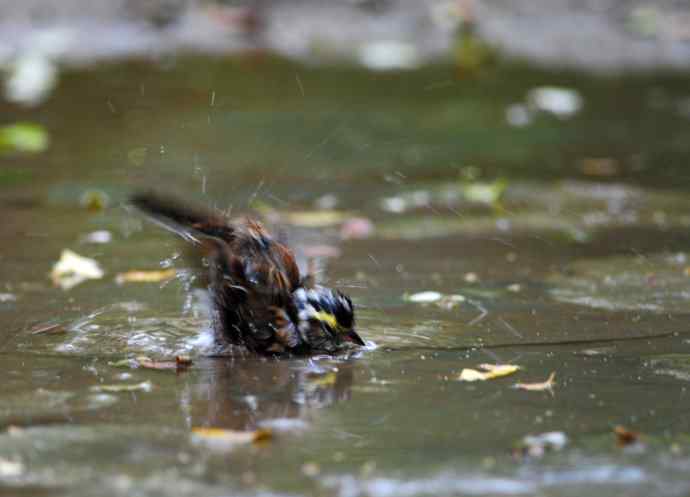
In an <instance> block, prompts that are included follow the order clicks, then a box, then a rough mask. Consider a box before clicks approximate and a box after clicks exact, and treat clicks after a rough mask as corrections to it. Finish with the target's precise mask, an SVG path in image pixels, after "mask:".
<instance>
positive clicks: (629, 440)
mask: <svg viewBox="0 0 690 497" xmlns="http://www.w3.org/2000/svg"><path fill="white" fill-rule="evenodd" d="M613 433H614V434H615V435H616V442H617V443H618V446H619V447H626V446H628V445H632V444H635V443H637V442H639V439H640V434H639V433H636V432H634V431H630V430H628V429H627V428H626V427H625V426H621V425H618V426H616V427H614V428H613Z"/></svg>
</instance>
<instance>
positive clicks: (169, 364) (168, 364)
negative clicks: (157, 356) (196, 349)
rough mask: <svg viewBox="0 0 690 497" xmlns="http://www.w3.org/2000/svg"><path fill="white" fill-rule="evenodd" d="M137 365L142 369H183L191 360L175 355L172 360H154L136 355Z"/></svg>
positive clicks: (189, 364)
mask: <svg viewBox="0 0 690 497" xmlns="http://www.w3.org/2000/svg"><path fill="white" fill-rule="evenodd" d="M137 363H138V367H141V368H144V369H158V370H166V369H174V370H175V371H183V370H185V369H187V368H188V367H189V366H191V365H192V360H191V359H190V358H189V357H184V356H177V357H175V360H174V361H154V360H152V359H150V358H148V357H143V356H142V357H137Z"/></svg>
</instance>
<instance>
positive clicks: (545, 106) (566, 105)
mask: <svg viewBox="0 0 690 497" xmlns="http://www.w3.org/2000/svg"><path fill="white" fill-rule="evenodd" d="M527 103H528V105H529V106H530V107H532V108H536V109H538V110H540V111H542V112H548V113H551V114H553V115H555V116H556V117H559V118H561V119H567V118H569V117H572V116H574V115H575V114H577V113H578V112H579V111H580V110H581V109H582V106H583V99H582V97H581V96H580V94H579V93H578V92H577V91H575V90H572V89H570V88H560V87H557V86H540V87H538V88H534V89H532V90H530V91H529V93H528V94H527Z"/></svg>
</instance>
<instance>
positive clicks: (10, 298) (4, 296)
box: [0, 293, 17, 304]
mask: <svg viewBox="0 0 690 497" xmlns="http://www.w3.org/2000/svg"><path fill="white" fill-rule="evenodd" d="M16 301H17V296H16V295H15V294H13V293H0V304H4V303H7V302H16Z"/></svg>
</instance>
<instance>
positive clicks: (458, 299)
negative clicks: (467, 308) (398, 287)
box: [403, 291, 466, 309]
mask: <svg viewBox="0 0 690 497" xmlns="http://www.w3.org/2000/svg"><path fill="white" fill-rule="evenodd" d="M403 300H405V301H406V302H413V303H415V304H435V305H437V306H438V307H440V308H442V309H452V308H453V307H456V306H458V305H460V304H461V303H463V302H465V300H466V299H465V297H464V296H462V295H458V294H450V295H444V294H442V293H440V292H434V291H426V292H419V293H413V294H412V295H408V294H405V295H403Z"/></svg>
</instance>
